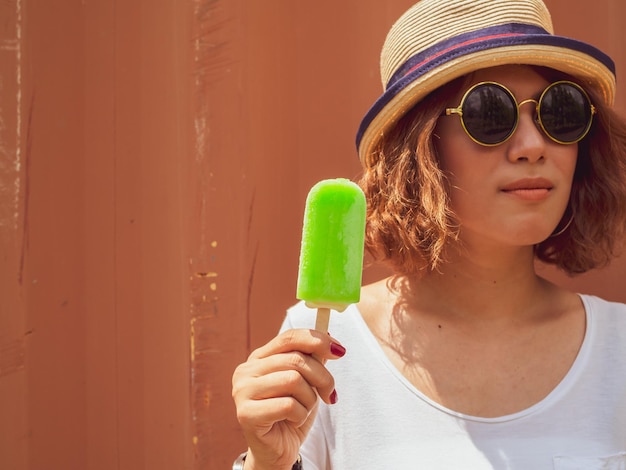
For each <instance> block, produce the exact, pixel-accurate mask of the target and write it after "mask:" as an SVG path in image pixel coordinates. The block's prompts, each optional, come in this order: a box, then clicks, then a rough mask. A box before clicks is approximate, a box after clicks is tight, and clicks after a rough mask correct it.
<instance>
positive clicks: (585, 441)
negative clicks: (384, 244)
mask: <svg viewBox="0 0 626 470" xmlns="http://www.w3.org/2000/svg"><path fill="white" fill-rule="evenodd" d="M581 298H582V300H583V302H584V305H585V309H586V313H587V329H586V333H585V338H584V340H583V344H582V347H581V349H580V351H579V353H578V356H577V358H576V360H575V362H574V364H573V365H572V367H571V369H570V371H569V372H568V374H567V375H566V377H565V378H564V379H563V380H562V381H561V383H560V384H559V385H558V386H557V387H556V388H555V389H554V390H553V391H552V392H551V393H550V394H549V395H548V396H547V397H546V398H545V399H543V400H542V401H540V402H539V403H537V404H535V405H533V406H532V407H530V408H528V409H526V410H524V411H520V412H518V413H515V414H512V415H508V416H502V417H499V418H477V417H473V416H467V415H464V414H461V413H457V412H455V411H453V410H450V409H447V408H445V407H443V406H441V405H439V404H438V403H436V402H433V401H432V400H430V399H429V398H427V397H426V396H425V395H424V394H422V393H421V392H420V391H419V390H417V389H416V388H415V387H414V386H413V385H412V384H411V383H410V382H409V381H408V380H407V379H406V378H405V377H404V376H403V375H402V374H401V373H400V372H399V371H398V370H397V369H396V368H395V366H394V365H392V363H391V361H390V360H389V359H388V358H387V356H386V355H385V353H384V352H383V350H382V348H381V347H380V345H379V344H378V342H377V341H376V339H375V338H374V336H373V335H372V333H371V332H370V330H369V329H368V327H367V325H366V324H365V322H364V320H363V318H362V317H361V314H360V313H359V311H358V309H357V308H356V307H355V306H351V307H349V308H348V309H347V310H346V311H345V312H343V313H337V312H333V313H332V314H331V321H330V327H329V331H330V332H331V333H332V335H333V336H334V337H335V338H337V339H338V340H339V341H341V343H342V344H343V345H344V346H345V347H346V349H347V353H346V355H345V356H344V357H343V358H342V359H340V360H337V361H329V362H328V364H327V367H328V369H329V370H330V371H331V372H332V374H333V376H334V378H335V386H336V390H337V393H338V397H339V401H338V403H337V404H335V405H331V406H327V405H325V404H324V403H320V409H319V412H318V415H317V418H316V421H315V424H314V426H313V429H312V430H311V432H310V434H309V436H308V438H307V440H306V441H305V443H304V445H303V447H302V449H301V453H302V457H303V466H304V469H305V470H330V469H332V470H387V469H393V470H396V469H397V470H400V469H428V470H432V469H437V470H439V469H441V470H444V469H445V470H451V469H454V470H456V469H463V470H487V469H489V470H491V469H507V470H574V469H576V470H579V469H580V470H582V469H584V470H599V469H602V470H618V469H619V470H626V305H624V304H619V303H611V302H607V301H604V300H602V299H599V298H597V297H592V296H584V295H583V296H581ZM314 322H315V311H314V310H310V309H308V308H306V307H305V306H304V305H303V304H302V303H299V304H297V305H295V306H294V307H292V308H291V309H289V312H288V315H287V318H286V320H285V323H284V324H283V329H288V328H313V325H314Z"/></svg>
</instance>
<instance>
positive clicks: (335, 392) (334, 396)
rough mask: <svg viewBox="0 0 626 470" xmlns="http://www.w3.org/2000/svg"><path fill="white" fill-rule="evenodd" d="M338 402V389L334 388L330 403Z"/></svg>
mask: <svg viewBox="0 0 626 470" xmlns="http://www.w3.org/2000/svg"><path fill="white" fill-rule="evenodd" d="M335 403H337V390H333V393H331V394H330V404H331V405H334V404H335Z"/></svg>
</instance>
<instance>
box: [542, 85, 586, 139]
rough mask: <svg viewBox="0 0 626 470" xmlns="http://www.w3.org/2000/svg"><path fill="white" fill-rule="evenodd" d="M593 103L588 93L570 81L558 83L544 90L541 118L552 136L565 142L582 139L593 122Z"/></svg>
mask: <svg viewBox="0 0 626 470" xmlns="http://www.w3.org/2000/svg"><path fill="white" fill-rule="evenodd" d="M591 116H592V112H591V103H590V102H589V99H588V98H587V95H585V93H584V92H583V91H582V90H580V89H579V88H578V87H576V86H574V85H571V84H569V83H557V84H555V85H552V86H551V87H549V88H548V89H546V91H545V92H544V95H543V97H542V98H541V105H540V107H539V119H541V124H542V125H543V128H544V129H545V130H546V132H547V133H548V134H550V136H551V137H552V138H553V139H555V140H557V141H559V142H565V143H573V142H577V141H578V140H580V139H581V138H582V137H583V136H584V135H585V133H586V132H587V131H588V130H589V126H590V124H591Z"/></svg>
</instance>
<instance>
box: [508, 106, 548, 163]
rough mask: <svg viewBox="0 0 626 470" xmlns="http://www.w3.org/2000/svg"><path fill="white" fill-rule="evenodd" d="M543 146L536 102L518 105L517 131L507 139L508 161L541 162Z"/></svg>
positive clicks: (543, 138)
mask: <svg viewBox="0 0 626 470" xmlns="http://www.w3.org/2000/svg"><path fill="white" fill-rule="evenodd" d="M545 144H546V141H545V136H544V134H543V131H542V130H541V127H540V126H539V124H538V123H537V102H536V101H535V100H526V101H522V102H521V103H520V104H519V122H518V123H517V129H515V132H514V133H513V135H512V136H511V138H510V139H509V146H508V158H509V160H510V161H511V162H518V161H527V162H529V163H535V162H538V161H541V160H543V158H544V152H545Z"/></svg>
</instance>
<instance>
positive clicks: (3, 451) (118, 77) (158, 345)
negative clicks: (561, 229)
mask: <svg viewBox="0 0 626 470" xmlns="http://www.w3.org/2000/svg"><path fill="white" fill-rule="evenodd" d="M411 3H412V0H396V1H393V0H386V1H381V0H342V1H340V2H337V1H334V0H322V1H318V2H294V1H293V0H270V2H260V1H257V0H221V1H220V0H55V1H54V2H52V1H48V0H12V1H9V2H0V20H1V21H0V468H3V469H4V468H7V469H11V470H13V469H15V470H48V469H63V470H66V469H71V470H73V469H76V470H83V469H86V470H104V469H107V470H108V469H122V470H137V469H141V468H145V469H148V468H149V469H151V470H160V469H163V470H165V469H167V470H171V469H194V470H195V469H215V470H217V469H220V468H228V465H229V464H230V462H231V461H232V459H233V458H234V456H235V455H236V454H237V453H238V452H239V451H240V450H241V449H242V448H243V447H244V443H243V441H242V439H241V436H240V434H239V431H238V428H237V425H236V421H235V417H234V408H233V405H232V400H231V398H230V376H231V374H232V370H233V368H234V367H235V365H236V364H237V363H239V362H241V361H242V360H244V359H245V357H246V356H247V354H248V352H249V351H250V350H251V348H254V347H257V346H259V345H260V344H262V343H263V342H265V341H266V340H268V339H269V338H270V337H271V336H272V335H273V334H274V333H275V332H276V330H277V328H278V327H279V324H280V321H281V318H282V316H283V313H284V310H285V308H286V307H287V306H289V305H290V304H291V303H293V302H294V291H295V276H296V270H297V256H298V249H299V248H298V247H299V237H300V227H301V218H302V209H303V204H304V198H305V196H306V193H307V191H308V189H309V187H310V186H311V185H312V184H313V183H314V182H315V181H317V180H319V179H322V178H327V177H335V176H347V177H352V176H355V175H356V174H357V173H358V171H359V165H358V161H357V158H356V154H355V151H354V132H355V129H356V126H357V125H358V122H359V120H360V118H361V116H362V114H363V113H364V112H365V111H366V109H367V107H368V106H369V104H370V103H371V102H372V100H373V99H374V98H375V97H376V96H377V95H378V93H379V91H380V84H379V81H378V70H377V63H378V53H379V50H380V46H381V44H382V41H383V38H384V35H385V32H386V30H387V28H388V27H389V25H390V24H391V23H392V21H393V20H394V19H395V18H396V17H397V16H398V15H399V14H400V13H401V12H402V11H404V9H405V8H406V7H408V6H409V5H410V4H411ZM547 3H548V4H549V5H550V6H551V7H552V8H553V15H554V18H555V25H556V29H557V32H560V33H562V34H566V35H575V36H577V37H580V38H582V39H584V40H587V41H589V42H591V43H593V44H595V45H597V46H599V47H600V48H602V49H605V50H606V51H607V52H609V53H610V54H611V55H613V57H614V58H615V59H616V61H617V64H618V69H619V70H624V69H626V56H625V54H626V52H625V51H624V48H623V47H622V46H623V44H625V37H624V36H625V34H626V33H625V32H624V29H623V28H622V25H621V21H620V19H621V18H623V17H624V15H625V14H626V4H624V3H623V2H622V1H621V0H598V1H596V2H593V8H590V7H589V6H588V5H589V4H588V3H584V4H583V3H582V2H571V1H569V0H548V2H547ZM581 4H582V5H585V8H584V11H578V9H580V8H582V7H581V6H580V5H581ZM618 107H619V108H620V110H624V109H625V108H626V90H625V89H624V86H623V85H620V88H619V90H618ZM379 275H380V271H375V270H372V271H368V272H367V273H366V276H365V277H366V280H372V279H374V278H376V277H377V276H379ZM548 275H549V276H551V277H553V278H555V279H557V280H558V281H559V282H563V283H566V284H568V285H571V286H572V287H573V288H575V289H578V290H580V291H584V292H591V293H597V294H600V295H603V296H606V297H608V298H612V299H615V300H621V301H626V290H625V289H624V281H623V279H624V278H625V275H626V260H625V259H623V258H622V259H621V260H618V262H616V263H615V264H614V266H612V267H611V268H610V269H607V270H604V271H603V272H599V273H595V274H590V275H586V276H582V277H580V278H578V279H575V280H569V279H564V278H562V277H561V276H559V275H558V274H555V273H553V272H552V271H549V272H548Z"/></svg>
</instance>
